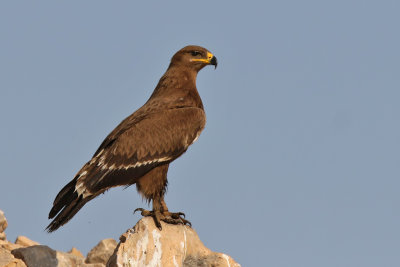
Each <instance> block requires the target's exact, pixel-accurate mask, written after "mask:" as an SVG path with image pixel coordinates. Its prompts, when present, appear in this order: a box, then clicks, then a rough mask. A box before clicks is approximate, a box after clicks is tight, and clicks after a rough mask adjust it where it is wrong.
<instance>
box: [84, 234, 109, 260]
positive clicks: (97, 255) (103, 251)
mask: <svg viewBox="0 0 400 267" xmlns="http://www.w3.org/2000/svg"><path fill="white" fill-rule="evenodd" d="M116 247H117V241H115V240H114V239H112V238H109V239H104V240H102V241H100V242H99V243H98V244H97V246H95V247H94V248H92V250H91V251H89V253H88V255H87V257H86V260H85V262H86V263H102V264H106V263H107V261H108V259H109V258H110V257H111V255H112V254H113V253H114V250H115V248H116Z"/></svg>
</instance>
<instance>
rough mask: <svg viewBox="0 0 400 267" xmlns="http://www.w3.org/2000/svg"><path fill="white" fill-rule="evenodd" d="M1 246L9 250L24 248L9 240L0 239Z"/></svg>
mask: <svg viewBox="0 0 400 267" xmlns="http://www.w3.org/2000/svg"><path fill="white" fill-rule="evenodd" d="M0 247H1V248H4V249H6V250H8V251H11V250H13V249H17V248H22V246H21V245H17V244H14V243H11V242H8V241H7V240H0Z"/></svg>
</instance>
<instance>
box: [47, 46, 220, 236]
mask: <svg viewBox="0 0 400 267" xmlns="http://www.w3.org/2000/svg"><path fill="white" fill-rule="evenodd" d="M217 64H218V63H217V58H216V57H215V56H214V55H213V54H212V53H211V52H210V51H208V50H207V49H205V48H203V47H200V46H195V45H189V46H186V47H184V48H182V49H181V50H179V51H178V52H176V53H175V55H174V56H173V57H172V59H171V62H170V64H169V66H168V69H167V71H166V72H165V74H164V75H163V76H162V77H161V78H160V80H159V82H158V84H157V86H156V88H155V89H154V91H153V93H152V94H151V96H150V98H149V99H148V100H147V102H146V103H145V104H144V105H143V106H142V107H140V108H139V109H138V110H136V111H135V112H134V113H133V114H131V115H130V116H128V117H127V118H126V119H124V120H123V121H122V122H121V123H120V124H119V125H118V126H117V127H116V128H115V129H114V130H113V131H112V132H111V133H110V134H109V135H108V136H107V137H106V138H105V139H104V141H103V142H102V143H101V145H100V147H99V148H98V149H97V151H96V152H95V153H94V155H93V157H92V158H91V160H90V161H88V162H87V163H86V164H85V165H84V166H83V167H82V168H81V169H80V171H79V172H78V173H77V174H76V175H75V177H74V179H73V180H72V181H70V182H69V183H68V184H67V185H65V186H64V187H63V188H62V189H61V191H60V192H59V193H58V195H57V196H56V198H55V200H54V202H53V207H52V208H51V210H50V213H49V219H53V218H54V219H53V220H52V221H51V223H50V224H49V225H48V226H47V228H46V230H47V231H48V232H53V231H55V230H57V229H58V228H59V227H61V226H62V225H64V224H66V223H67V222H68V221H69V220H71V219H72V217H73V216H74V215H75V214H76V213H77V212H78V211H79V210H80V209H81V208H82V207H83V206H84V205H85V204H86V203H87V202H88V201H90V200H92V199H94V198H95V197H97V196H98V195H100V194H102V193H104V192H105V191H107V190H108V189H110V188H112V187H116V186H130V185H133V184H136V189H137V191H138V192H139V193H140V194H141V195H142V196H143V198H144V199H146V200H147V201H148V202H149V203H150V202H152V206H153V209H152V210H145V209H142V208H138V209H136V210H135V212H136V211H141V214H142V216H150V217H152V218H153V220H154V223H155V225H156V226H157V227H158V228H159V229H160V230H161V229H162V227H161V221H164V222H166V223H169V224H186V225H191V224H190V222H189V221H188V220H186V219H185V218H184V217H185V214H184V213H182V212H170V211H168V208H167V205H166V203H165V200H164V195H165V193H166V188H167V184H168V180H167V172H168V168H169V164H170V163H171V162H172V161H174V160H175V159H177V158H178V157H180V156H181V155H182V154H183V153H185V152H186V150H187V149H188V148H189V146H190V145H191V144H193V143H194V142H195V141H196V140H197V138H198V137H199V135H200V133H201V131H202V130H203V129H204V126H205V123H206V115H205V112H204V108H203V103H202V101H201V98H200V95H199V93H198V91H197V88H196V78H197V73H198V72H199V71H200V70H201V69H202V68H204V67H205V66H207V65H213V66H215V68H217Z"/></svg>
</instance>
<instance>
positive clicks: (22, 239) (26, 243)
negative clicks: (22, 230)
mask: <svg viewBox="0 0 400 267" xmlns="http://www.w3.org/2000/svg"><path fill="white" fill-rule="evenodd" d="M15 244H17V245H21V246H23V247H30V246H36V245H40V244H39V243H38V242H35V241H32V240H30V239H29V238H27V237H26V236H23V235H20V236H18V237H17V239H16V240H15Z"/></svg>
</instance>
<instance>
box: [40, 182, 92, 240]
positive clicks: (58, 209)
mask: <svg viewBox="0 0 400 267" xmlns="http://www.w3.org/2000/svg"><path fill="white" fill-rule="evenodd" d="M75 185H76V179H74V180H72V181H71V182H69V183H68V184H67V185H66V186H64V188H63V189H61V191H60V193H58V195H57V197H56V199H55V200H54V203H53V207H52V209H51V210H50V213H49V219H52V218H54V217H55V219H53V221H52V222H51V223H50V224H49V225H48V226H47V227H46V230H47V231H48V232H49V233H50V232H53V231H55V230H57V229H58V228H59V227H60V226H62V225H64V224H66V223H67V222H68V221H69V220H71V219H72V217H74V215H75V214H76V213H77V212H78V211H79V210H80V209H81V208H82V207H83V206H84V205H85V204H86V203H87V202H88V201H89V200H91V199H92V197H86V198H83V196H82V195H78V193H77V192H76V191H75ZM56 215H57V216H56Z"/></svg>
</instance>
